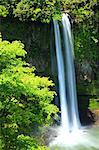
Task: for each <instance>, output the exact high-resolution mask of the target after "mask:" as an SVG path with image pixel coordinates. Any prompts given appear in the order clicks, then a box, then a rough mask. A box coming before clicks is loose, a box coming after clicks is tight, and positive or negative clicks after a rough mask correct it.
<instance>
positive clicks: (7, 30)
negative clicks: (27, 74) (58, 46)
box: [0, 19, 50, 75]
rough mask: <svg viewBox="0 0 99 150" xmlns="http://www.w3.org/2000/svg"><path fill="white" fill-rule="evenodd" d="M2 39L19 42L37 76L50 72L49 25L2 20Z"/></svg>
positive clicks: (0, 27)
mask: <svg viewBox="0 0 99 150" xmlns="http://www.w3.org/2000/svg"><path fill="white" fill-rule="evenodd" d="M0 32H1V34H2V37H3V39H5V40H9V41H13V40H20V41H21V42H22V43H24V45H25V50H26V51H27V61H28V62H29V63H30V64H31V66H35V67H36V69H37V72H38V74H41V75H42V74H44V73H46V72H47V74H49V71H50V25H49V24H44V23H43V24H42V23H38V22H34V23H33V22H20V21H18V20H15V19H13V20H11V19H6V20H5V19H3V20H2V21H1V24H0Z"/></svg>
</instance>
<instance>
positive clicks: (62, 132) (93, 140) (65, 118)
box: [49, 14, 99, 150]
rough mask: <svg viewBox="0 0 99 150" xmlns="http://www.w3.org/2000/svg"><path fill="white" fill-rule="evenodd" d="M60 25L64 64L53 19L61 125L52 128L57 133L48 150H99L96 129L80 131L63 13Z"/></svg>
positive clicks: (70, 47) (98, 130) (68, 32)
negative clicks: (61, 25)
mask: <svg viewBox="0 0 99 150" xmlns="http://www.w3.org/2000/svg"><path fill="white" fill-rule="evenodd" d="M62 24H63V43H64V51H65V57H64V58H65V63H64V61H63V54H62V46H61V38H60V30H59V24H58V22H57V21H55V20H54V31H55V45H56V57H57V66H58V79H59V94H60V103H61V104H60V105H61V122H62V126H61V127H59V128H53V132H55V133H56V130H57V136H55V138H54V139H52V141H51V142H50V143H49V146H50V148H51V150H55V149H57V150H60V149H61V150H81V149H82V150H83V149H86V150H93V149H94V150H98V149H99V144H98V139H99V127H98V128H96V129H95V128H94V129H93V130H92V131H91V130H89V129H86V130H85V129H84V130H83V128H82V129H81V128H80V129H79V127H80V122H79V116H78V107H77V95H76V82H75V71H74V60H73V59H74V58H73V44H72V36H71V25H70V22H69V19H68V15H67V14H63V16H62ZM64 64H65V66H64ZM65 67H66V68H65ZM64 70H65V71H66V72H65V71H64ZM65 73H66V74H65ZM65 77H66V84H65ZM69 131H71V132H69ZM94 133H95V134H94Z"/></svg>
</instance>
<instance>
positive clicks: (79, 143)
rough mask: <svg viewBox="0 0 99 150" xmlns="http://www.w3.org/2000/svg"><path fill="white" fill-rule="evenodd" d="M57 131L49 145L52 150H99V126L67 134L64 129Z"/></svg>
mask: <svg viewBox="0 0 99 150" xmlns="http://www.w3.org/2000/svg"><path fill="white" fill-rule="evenodd" d="M53 130H57V137H55V138H54V139H53V140H52V141H51V142H50V144H49V146H50V148H51V150H99V126H98V127H93V128H88V129H87V128H85V129H83V128H82V129H79V130H75V131H73V132H69V133H67V132H66V133H65V131H64V130H63V129H62V128H59V129H53Z"/></svg>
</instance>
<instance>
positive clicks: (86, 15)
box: [61, 0, 98, 22]
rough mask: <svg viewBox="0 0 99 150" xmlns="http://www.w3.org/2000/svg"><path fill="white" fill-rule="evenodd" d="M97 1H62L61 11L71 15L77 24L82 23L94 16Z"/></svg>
mask: <svg viewBox="0 0 99 150" xmlns="http://www.w3.org/2000/svg"><path fill="white" fill-rule="evenodd" d="M97 5H98V3H97V0H90V1H87V0H72V1H70V0H61V7H62V8H61V9H62V10H65V11H66V12H67V13H69V14H71V16H72V17H73V18H75V21H76V22H82V21H84V20H88V19H90V18H91V17H92V16H94V13H95V11H94V7H96V6H97Z"/></svg>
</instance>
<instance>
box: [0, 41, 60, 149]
mask: <svg viewBox="0 0 99 150" xmlns="http://www.w3.org/2000/svg"><path fill="white" fill-rule="evenodd" d="M25 54H26V51H25V50H24V45H23V44H22V43H21V42H20V41H14V42H12V43H10V42H8V41H2V40H1V41H0V122H1V124H0V126H1V127H0V129H1V131H0V138H1V143H3V144H2V145H3V148H4V149H17V147H19V149H20V142H22V141H20V140H23V142H25V141H26V139H27V138H26V137H25V136H26V135H27V134H28V135H29V137H28V139H30V141H31V140H32V146H33V139H31V136H30V134H31V132H33V130H34V129H35V127H36V128H37V127H38V126H39V125H40V126H43V125H45V126H48V125H50V124H51V123H52V117H51V115H53V116H56V113H57V111H58V109H57V107H56V106H54V105H53V104H51V101H52V100H53V97H54V94H55V92H53V91H50V88H49V87H52V86H53V85H54V84H53V82H52V81H50V80H49V79H48V78H47V77H39V76H36V75H35V73H34V71H35V68H34V67H32V68H30V67H29V64H28V63H26V62H25V61H23V58H24V57H25ZM21 134H23V136H22V135H21ZM24 140H25V141H24ZM18 141H19V142H18ZM18 143H19V144H18ZM26 145H28V144H26ZM24 149H25V148H24ZM26 149H28V148H27V147H26ZM35 149H36V148H35Z"/></svg>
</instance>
